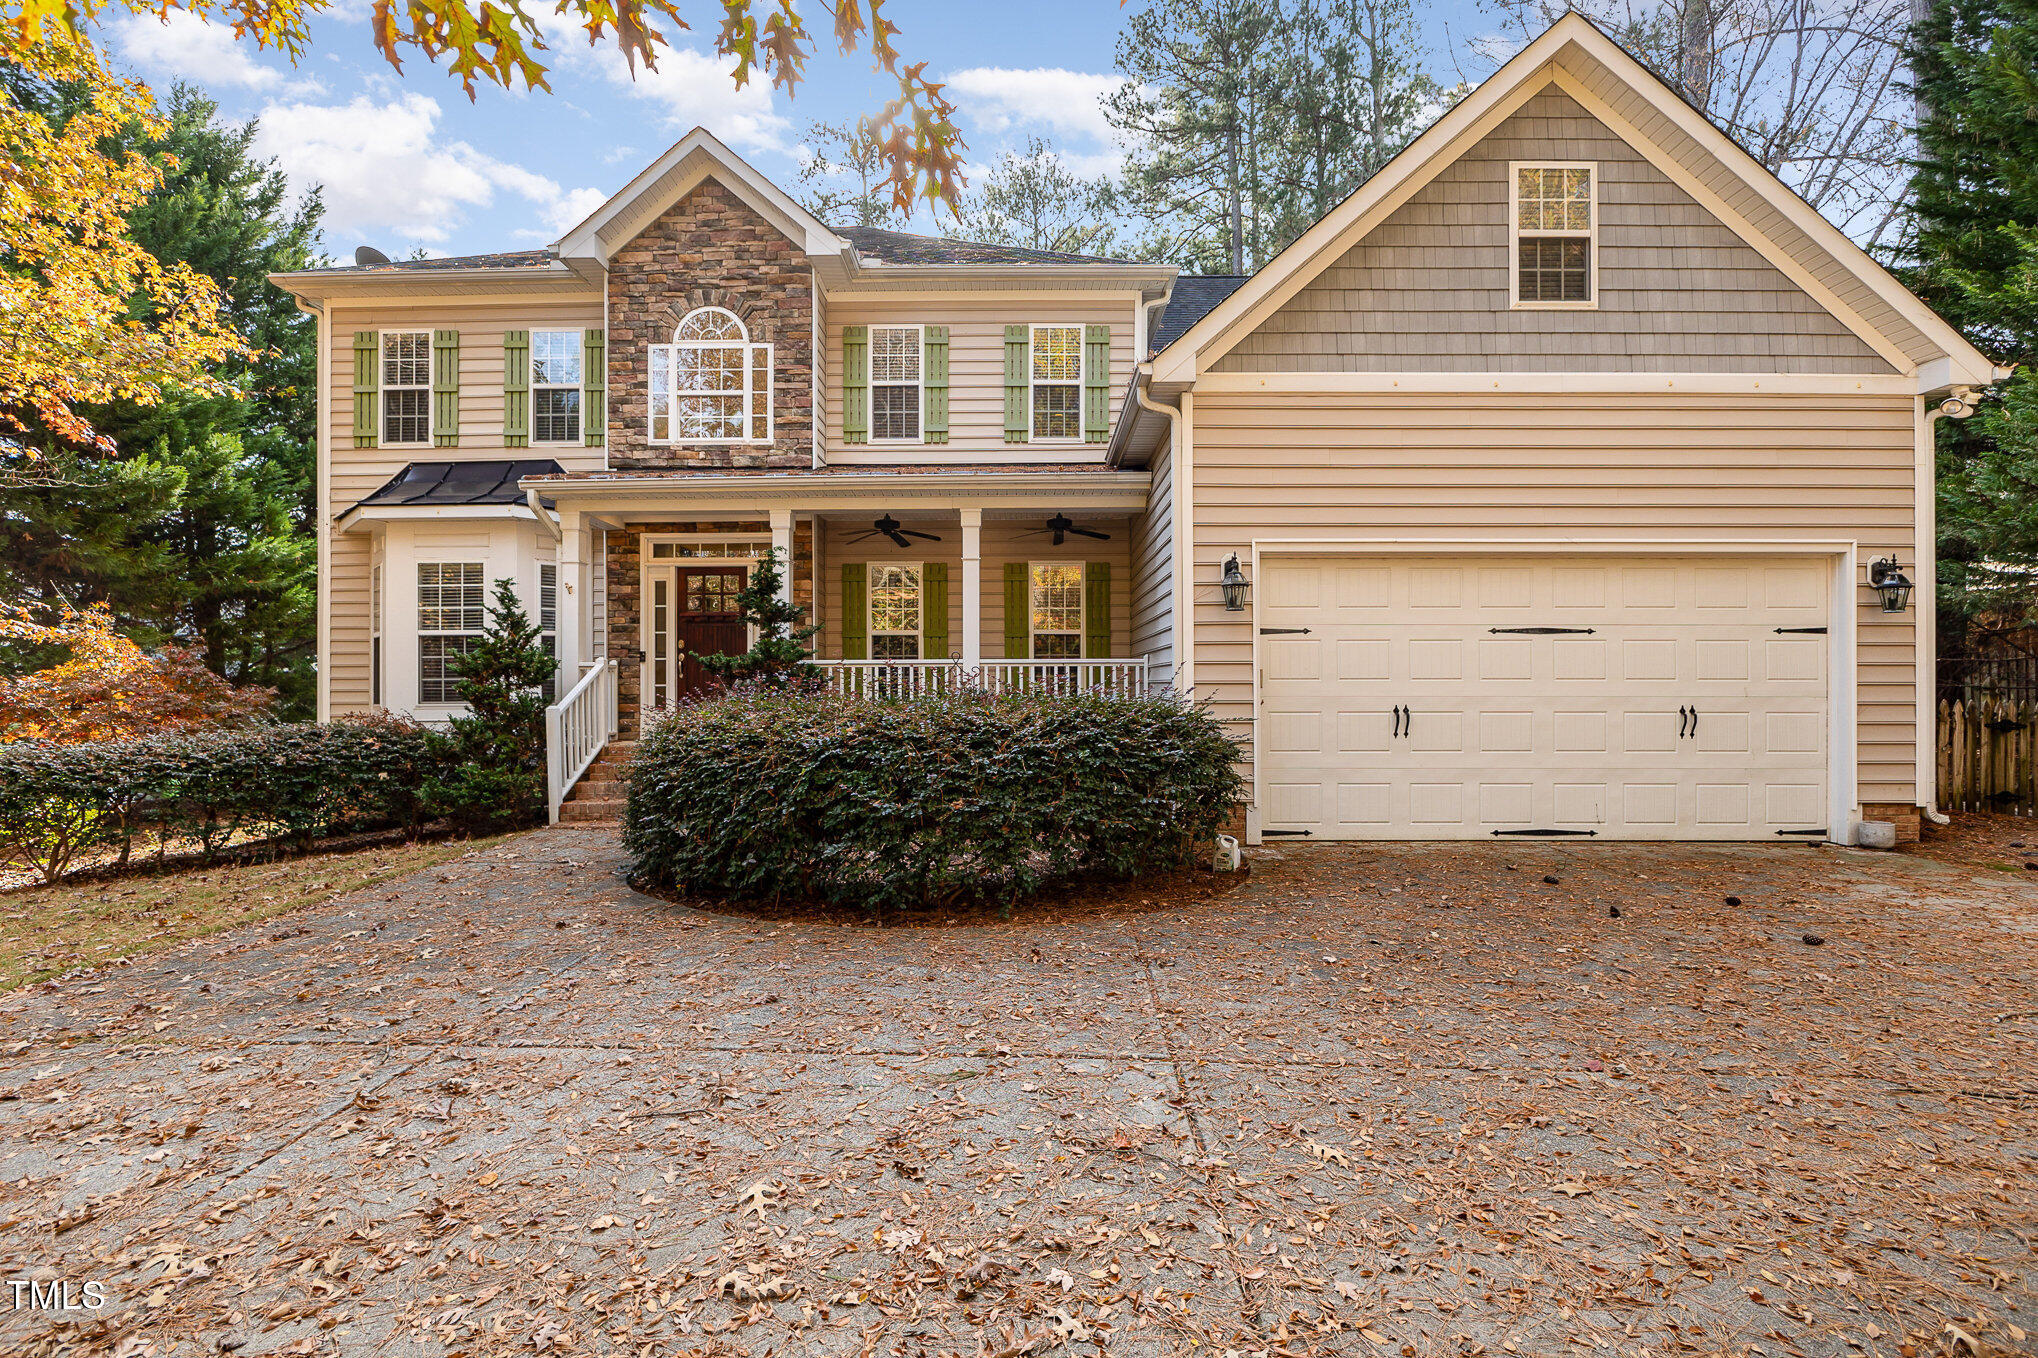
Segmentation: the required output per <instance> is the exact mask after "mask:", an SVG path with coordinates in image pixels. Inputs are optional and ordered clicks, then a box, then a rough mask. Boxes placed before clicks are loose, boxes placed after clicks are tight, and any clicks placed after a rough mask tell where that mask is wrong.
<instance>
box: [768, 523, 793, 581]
mask: <svg viewBox="0 0 2038 1358" xmlns="http://www.w3.org/2000/svg"><path fill="white" fill-rule="evenodd" d="M771 545H772V546H773V547H775V548H777V549H778V571H779V575H778V586H779V588H778V597H779V598H781V599H783V600H784V601H785V602H787V603H791V602H792V601H793V512H792V511H791V510H790V509H774V510H772V511H771Z"/></svg>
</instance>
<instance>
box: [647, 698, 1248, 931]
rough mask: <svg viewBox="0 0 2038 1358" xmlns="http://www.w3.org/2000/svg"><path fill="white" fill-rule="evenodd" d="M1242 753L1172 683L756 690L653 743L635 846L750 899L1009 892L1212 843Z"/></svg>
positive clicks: (686, 875) (696, 884)
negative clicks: (1140, 692) (1065, 692)
mask: <svg viewBox="0 0 2038 1358" xmlns="http://www.w3.org/2000/svg"><path fill="white" fill-rule="evenodd" d="M1237 758H1238V750H1237V748H1236V746H1235V744H1234V742H1233V741H1232V740H1231V739H1230V738H1229V737H1227V736H1226V735H1225V734H1224V732H1223V730H1222V728H1221V727H1219V725H1218V724H1217V722H1216V721H1215V720H1214V719H1213V718H1212V717H1211V716H1210V715H1209V714H1208V713H1207V712H1206V711H1203V710H1201V709H1199V708H1196V707H1193V706H1191V705H1189V704H1187V703H1186V702H1184V701H1182V700H1181V699H1179V698H1177V697H1175V696H1173V695H1171V694H1163V695H1155V696H1149V697H1110V696H1104V695H1082V696H1064V697H1052V696H1046V695H1039V694H1007V695H999V696H995V697H993V696H989V695H986V694H984V693H982V692H979V691H976V690H969V689H966V690H961V691H957V692H950V693H945V694H937V695H931V696H926V697H916V698H908V699H900V700H896V701H886V702H876V701H863V700H859V699H855V698H850V697H844V696H840V695H834V694H816V693H785V692H767V691H753V692H747V693H737V694H733V695H732V696H730V697H728V698H726V699H722V700H719V701H711V702H704V703H699V704H695V705H691V706H684V707H681V708H679V709H678V710H677V711H675V712H674V713H673V714H672V715H671V716H670V717H668V718H666V719H665V720H664V721H663V722H661V723H660V724H659V725H658V726H657V727H656V728H654V729H653V730H652V731H651V732H650V733H649V734H648V735H647V736H646V737H645V739H644V740H643V741H642V742H641V743H640V745H639V746H638V749H637V756H636V759H635V760H634V761H633V763H632V765H631V769H630V776H629V792H628V795H629V801H628V804H627V807H626V810H625V812H624V818H623V845H624V848H625V849H627V850H628V851H629V853H630V855H631V856H632V858H633V860H634V862H635V867H636V870H637V872H638V873H639V874H640V875H641V876H642V877H644V878H645V879H647V880H649V881H651V882H653V883H656V884H662V885H676V886H680V887H683V888H685V889H687V890H690V891H695V892H704V893H712V894H716V895H723V896H729V897H735V898H750V899H779V898H788V897H790V898H815V899H820V900H825V901H830V902H837V903H852V904H856V905H860V906H863V907H865V908H867V909H869V910H872V911H882V910H885V909H888V908H893V907H898V906H911V905H928V904H938V903H945V902H949V901H955V900H965V899H976V900H981V899H1002V900H1008V901H1009V900H1014V899H1017V898H1018V897H1020V896H1023V895H1026V894H1028V893H1030V892H1032V891H1035V890H1037V889H1038V888H1040V887H1041V886H1043V885H1045V884H1047V883H1050V882H1053V881H1056V880H1059V879H1064V878H1067V877H1070V876H1073V875H1075V874H1078V873H1102V874H1108V875H1112V876H1119V877H1130V876H1134V875H1137V874H1139V873H1143V872H1150V871H1155V870H1160V869H1165V868H1172V867H1176V866H1180V865H1183V864H1185V863H1188V862H1190V861H1192V860H1194V859H1198V858H1201V857H1202V856H1203V854H1204V852H1205V851H1206V850H1207V847H1208V844H1209V840H1210V837H1211V836H1212V835H1213V834H1214V833H1215V832H1216V831H1217V829H1218V827H1219V825H1220V824H1222V823H1223V821H1224V819H1225V817H1226V816H1227V815H1228V814H1229V813H1230V811H1231V810H1232V808H1233V807H1234V806H1235V805H1236V804H1237V802H1238V801H1239V798H1240V795H1241V792H1242V785H1241V783H1240V780H1239V777H1238V774H1237V772H1236V769H1235V767H1234V761H1235V760H1236V759H1237Z"/></svg>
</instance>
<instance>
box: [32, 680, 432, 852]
mask: <svg viewBox="0 0 2038 1358" xmlns="http://www.w3.org/2000/svg"><path fill="white" fill-rule="evenodd" d="M437 758H438V757H437V756H436V755H435V754H434V746H433V743H432V738H431V736H430V735H429V734H428V733H427V732H426V731H425V730H424V728H422V727H420V726H418V725H416V724H415V723H412V722H408V721H402V720H397V719H394V718H388V717H361V718H343V719H341V720H339V721H335V722H331V723H328V724H326V725H323V726H321V725H317V724H313V723H303V724H295V725H279V726H260V727H254V728H251V729H247V730H239V731H208V732H204V733H200V734H191V735H164V736H148V737H143V738H141V739H137V740H116V741H95V742H91V743H87V744H80V745H53V744H47V743H44V742H41V741H20V742H16V743H14V744H11V745H0V861H6V862H16V863H22V864H26V865H32V866H34V867H35V868H36V869H37V870H38V871H40V872H41V873H42V875H43V879H44V880H45V881H54V880H56V878H57V877H58V876H60V875H61V874H62V873H63V871H64V869H65V868H67V867H69V866H70V864H71V862H72V861H73V860H74V859H75V858H76V857H77V855H78V854H79V853H81V852H83V851H85V850H87V849H90V848H94V847H97V846H99V845H104V844H119V845H120V849H121V861H122V862H125V861H127V858H128V856H129V854H130V853H131V851H132V849H133V847H134V843H135V841H136V839H138V838H142V837H144V836H146V835H149V834H154V835H156V836H159V837H160V838H161V839H162V840H164V841H168V840H172V839H190V840H196V841H197V842H198V843H199V845H200V846H201V847H202V848H203V849H204V851H205V854H206V856H207V857H208V858H210V857H212V856H213V855H215V854H216V853H218V851H219V850H220V849H221V848H222V847H224V845H225V844H226V843H227V841H228V840H229V839H230V838H231V837H232V836H234V835H235V834H239V833H247V834H254V835H259V836H262V837H265V838H275V837H280V838H283V839H286V840H289V841H293V842H295V843H297V844H299V845H302V844H304V843H308V842H310V841H311V840H314V839H320V838H323V837H325V836H327V835H332V834H336V833H341V832H344V831H348V830H357V829H371V828H376V827H383V826H392V825H403V826H415V825H416V824H417V823H418V821H419V819H420V816H421V813H422V810H423V808H422V806H421V805H420V802H419V798H418V789H419V788H420V787H421V786H422V785H423V783H424V780H425V778H426V776H427V775H428V774H429V773H431V772H432V771H434V768H435V765H436V762H437Z"/></svg>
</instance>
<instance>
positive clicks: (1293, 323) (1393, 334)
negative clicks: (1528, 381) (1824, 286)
mask: <svg viewBox="0 0 2038 1358" xmlns="http://www.w3.org/2000/svg"><path fill="white" fill-rule="evenodd" d="M1510 161H1529V162H1539V161H1540V162H1554V161H1587V162H1592V163H1594V164H1596V165H1597V167H1598V171H1599V185H1598V196H1599V212H1600V220H1599V234H1598V243H1597V249H1598V251H1599V298H1598V307H1597V309H1594V310H1554V311H1553V310H1534V309H1523V310H1516V309H1514V308H1513V307H1512V306H1511V305H1510V298H1509V294H1508V288H1509V274H1508V264H1509V254H1510V251H1511V250H1512V248H1513V235H1512V231H1511V229H1510V224H1509V220H1508V214H1509V212H1510V210H1511V204H1512V198H1511V192H1510V188H1511V186H1510V185H1509V183H1508V163H1509V162H1510ZM1216 370H1217V371H1219V372H1402V371H1420V372H1438V371H1441V372H1560V373H1561V372H1709V373H1730V372H1733V373H1746V372H1772V373H1849V374H1855V373H1860V374H1867V373H1882V374H1886V373H1889V372H1892V371H1893V369H1892V368H1891V367H1890V366H1889V364H1888V363H1887V362H1885V361H1884V360H1883V359H1882V357H1881V356H1880V355H1878V354H1877V353H1876V352H1875V351H1874V350H1873V349H1871V348H1870V347H1869V346H1868V345H1867V344H1865V343H1863V342H1862V340H1861V339H1860V338H1859V337H1858V336H1856V335H1855V334H1854V333H1853V332H1852V331H1850V330H1848V329H1847V328H1846V327H1845V326H1844V325H1842V324H1841V323H1840V322H1839V321H1838V320H1836V319H1834V317H1833V316H1832V315H1831V314H1830V313H1829V312H1827V311H1826V310H1825V309H1824V308H1823V307H1821V306H1820V305H1819V304H1818V303H1817V302H1816V301H1814V300H1813V299H1812V298H1811V297H1810V296H1808V295H1807V294H1806V293H1805V292H1804V291H1803V290H1801V289H1800V288H1799V287H1798V286H1797V285H1796V284H1795V283H1793V282H1791V281H1790V280H1789V279H1788V278H1786V277H1785V276H1784V275H1783V273H1782V272H1781V271H1779V270H1778V269H1777V268H1776V267H1775V266H1774V265H1772V264H1771V263H1769V261H1768V260H1766V259H1764V258H1763V257H1762V256H1761V254H1759V253H1758V252H1757V251H1756V250H1755V249H1754V248H1752V247H1751V246H1749V245H1747V244H1746V243H1744V242H1743V241H1742V240H1741V239H1740V237H1738V236H1737V235H1735V234H1734V233H1733V232H1732V231H1730V230H1729V229H1728V228H1727V227H1726V226H1725V225H1724V224H1723V223H1721V222H1720V220H1719V219H1718V218H1716V217H1714V216H1713V215H1712V214H1711V213H1710V212H1708V211H1706V210H1705V209H1704V208H1703V207H1701V206H1700V205H1699V204H1698V203H1697V202H1696V201H1695V200H1693V199H1692V197H1691V196H1690V195H1689V194H1687V193H1686V192H1685V191H1684V190H1683V189H1681V188H1679V187H1678V186H1677V185H1676V184H1674V183H1672V182H1671V181H1670V180H1669V179H1668V178H1667V177H1665V176H1664V174H1663V172H1662V171H1660V170H1658V169H1657V168H1656V167H1655V166H1654V165H1652V164H1650V163H1649V161H1648V160H1647V159H1645V158H1644V157H1643V156H1642V155H1641V153H1640V152H1638V151H1636V150H1635V149H1634V148H1633V147H1632V146H1630V145H1628V143H1627V142H1626V141H1624V140H1622V139H1621V138H1620V137H1619V136H1617V135H1616V134H1615V133H1614V132H1613V131H1612V130H1611V129H1610V128H1608V127H1607V126H1606V125H1605V124H1604V123H1602V122H1600V121H1599V120H1598V119H1597V118H1595V117H1593V116H1592V115H1591V114H1589V113H1587V112H1586V111H1585V110H1584V109H1583V108H1582V107H1580V106H1579V104H1578V103H1577V102H1576V101H1575V100H1573V99H1571V98H1570V97H1569V96H1568V95H1565V94H1563V93H1560V92H1558V91H1557V90H1555V89H1545V90H1543V91H1542V92H1541V93H1539V94H1537V95H1535V96H1534V97H1532V98H1531V99H1530V100H1529V101H1528V102H1527V103H1526V104H1524V105H1523V106H1522V107H1521V109H1520V110H1519V111H1517V112H1516V113H1515V114H1514V115H1513V116H1512V117H1510V118H1508V119H1507V120H1506V121H1504V122H1502V123H1501V124H1500V125H1499V126H1498V127H1496V128H1495V129H1494V130H1493V131H1492V132H1490V133H1488V134H1487V135H1486V136H1485V137H1484V138H1482V139H1481V140H1480V141H1479V142H1478V144H1477V145H1475V146H1474V147H1473V148H1472V149H1471V150H1470V151H1468V152H1467V153H1466V154H1465V155H1464V156H1463V157H1461V158H1460V159H1458V160H1457V161H1455V162H1453V163H1452V164H1450V165H1449V166H1447V167H1445V168H1444V170H1443V171H1442V172H1441V173H1439V174H1438V175H1437V177H1436V178H1435V179H1433V180H1431V181H1430V182H1429V183H1428V184H1427V185H1425V186H1424V187H1423V188H1422V189H1421V190H1419V191H1418V192H1417V193H1416V194H1415V195H1414V196H1413V197H1412V198H1411V199H1409V201H1408V202H1407V203H1405V204H1403V205H1402V207H1401V208H1400V209H1399V210H1398V211H1396V212H1395V213H1394V214H1393V215H1392V216H1390V217H1388V219H1387V220H1386V221H1384V222H1382V223H1381V224H1380V225H1379V226H1378V227H1377V228H1375V229H1374V230H1373V231H1372V232H1370V233H1369V234H1368V235H1367V236H1366V238H1365V239H1364V240H1362V241H1360V242H1359V243H1358V244H1357V245H1356V246H1354V247H1353V248H1352V249H1350V250H1348V251H1346V252H1345V254H1344V255H1343V257H1341V258H1340V259H1338V260H1336V261H1335V262H1333V263H1332V264H1331V265H1330V266H1329V267H1328V268H1326V269H1325V270H1324V271H1323V272H1322V273H1321V274H1320V275H1318V276H1317V277H1316V278H1314V279H1312V280H1311V281H1310V282H1309V284H1308V285H1307V286H1306V287H1304V288H1303V289H1302V290H1301V291H1300V292H1299V293H1297V294H1296V295H1295V297H1294V298H1292V299H1291V300H1290V301H1289V302H1288V303H1287V305H1285V306H1284V307H1282V308H1281V310H1280V311H1279V312H1277V313H1276V314H1274V315H1273V316H1271V317H1269V318H1268V319H1267V320H1266V321H1265V322H1264V323H1263V324H1262V325H1261V326H1260V327H1259V329H1258V330H1256V331H1255V332H1254V333H1253V334H1251V335H1249V336H1247V337H1246V338H1245V339H1244V340H1243V341H1242V342H1241V343H1240V344H1239V346H1238V347H1237V348H1236V349H1234V350H1233V351H1232V352H1230V353H1229V354H1226V355H1225V356H1224V358H1223V359H1221V360H1220V361H1219V362H1218V363H1217V365H1216Z"/></svg>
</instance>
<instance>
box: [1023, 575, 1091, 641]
mask: <svg viewBox="0 0 2038 1358" xmlns="http://www.w3.org/2000/svg"><path fill="white" fill-rule="evenodd" d="M1032 577H1033V579H1032V608H1031V612H1032V615H1033V617H1032V624H1031V626H1032V632H1033V658H1034V659H1035V660H1080V659H1082V656H1083V565H1082V563H1081V562H1080V561H1036V562H1034V563H1033V569H1032Z"/></svg>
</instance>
